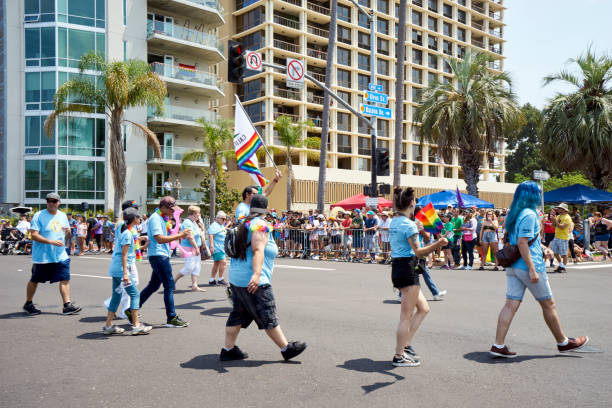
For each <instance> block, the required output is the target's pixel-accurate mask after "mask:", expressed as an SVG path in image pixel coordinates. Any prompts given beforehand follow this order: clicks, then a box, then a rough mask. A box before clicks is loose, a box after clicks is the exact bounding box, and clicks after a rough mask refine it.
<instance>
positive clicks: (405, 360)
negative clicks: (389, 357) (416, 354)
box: [391, 353, 421, 367]
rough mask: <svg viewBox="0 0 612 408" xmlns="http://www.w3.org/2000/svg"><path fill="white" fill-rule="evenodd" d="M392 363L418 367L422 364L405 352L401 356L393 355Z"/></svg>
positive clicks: (396, 365)
mask: <svg viewBox="0 0 612 408" xmlns="http://www.w3.org/2000/svg"><path fill="white" fill-rule="evenodd" d="M391 364H393V366H394V367H418V366H420V365H421V362H420V361H418V360H415V359H414V358H412V357H411V356H409V355H407V354H406V353H404V354H402V356H401V357H398V356H393V361H391Z"/></svg>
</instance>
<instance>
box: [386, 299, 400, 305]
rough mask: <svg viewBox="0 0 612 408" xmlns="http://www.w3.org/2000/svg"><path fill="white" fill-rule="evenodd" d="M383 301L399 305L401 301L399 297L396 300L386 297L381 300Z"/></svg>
mask: <svg viewBox="0 0 612 408" xmlns="http://www.w3.org/2000/svg"><path fill="white" fill-rule="evenodd" d="M383 303H384V304H385V305H399V304H401V303H402V301H401V300H399V299H397V300H396V299H386V300H383Z"/></svg>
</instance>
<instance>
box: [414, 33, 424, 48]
mask: <svg viewBox="0 0 612 408" xmlns="http://www.w3.org/2000/svg"><path fill="white" fill-rule="evenodd" d="M412 43H413V44H415V45H423V33H422V32H420V31H418V30H412Z"/></svg>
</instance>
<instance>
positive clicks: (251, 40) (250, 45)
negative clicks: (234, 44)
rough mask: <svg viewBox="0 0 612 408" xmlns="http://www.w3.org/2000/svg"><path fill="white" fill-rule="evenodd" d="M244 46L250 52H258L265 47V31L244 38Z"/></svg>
mask: <svg viewBox="0 0 612 408" xmlns="http://www.w3.org/2000/svg"><path fill="white" fill-rule="evenodd" d="M241 41H242V45H243V46H244V48H245V49H248V50H258V49H260V48H263V47H265V45H266V36H265V33H264V31H263V30H260V31H255V32H254V33H252V34H249V35H247V36H244V37H242V39H241Z"/></svg>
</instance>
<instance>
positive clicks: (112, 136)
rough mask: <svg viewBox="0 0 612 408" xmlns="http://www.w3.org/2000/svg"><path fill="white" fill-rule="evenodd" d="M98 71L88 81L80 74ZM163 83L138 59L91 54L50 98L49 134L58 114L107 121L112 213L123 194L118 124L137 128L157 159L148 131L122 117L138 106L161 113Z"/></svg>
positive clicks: (158, 151) (157, 148)
mask: <svg viewBox="0 0 612 408" xmlns="http://www.w3.org/2000/svg"><path fill="white" fill-rule="evenodd" d="M86 70H94V71H99V74H98V76H97V77H96V80H94V81H92V80H91V77H90V76H86V75H85V74H84V71H86ZM165 97H166V84H164V82H163V81H162V80H161V79H160V78H159V77H158V76H157V74H156V73H154V72H151V68H150V67H149V64H147V63H146V62H145V61H142V60H129V61H125V62H124V61H115V62H106V61H105V60H104V58H103V57H101V56H99V55H97V54H95V53H93V52H91V53H88V54H86V55H84V56H83V57H82V58H81V61H80V62H79V75H78V76H77V77H75V78H72V79H70V80H69V81H67V82H65V83H64V84H62V85H61V86H60V87H59V88H58V89H57V92H56V93H55V97H54V98H53V104H54V111H53V112H52V113H51V114H50V115H49V116H48V117H47V119H46V120H45V131H46V132H47V134H48V135H52V134H53V129H54V127H55V120H56V119H57V117H58V116H60V115H65V114H70V113H75V112H86V113H94V112H100V113H105V114H106V116H107V117H108V120H109V151H110V158H109V159H110V170H111V175H112V178H113V187H114V189H115V194H114V203H113V211H114V213H115V214H119V206H120V203H121V201H122V200H123V197H124V195H125V179H126V165H125V152H124V151H123V132H122V129H121V125H122V124H123V123H126V122H127V123H130V124H132V125H134V126H135V127H136V128H138V129H140V130H141V131H142V133H143V134H144V135H145V136H146V138H147V139H148V142H149V143H150V144H151V145H153V148H154V151H155V155H156V156H157V157H161V148H160V145H159V141H158V140H157V137H156V136H155V133H153V132H152V131H151V130H150V129H149V128H147V127H146V126H143V125H141V124H139V123H135V122H132V121H130V120H127V119H125V118H124V117H123V115H124V113H125V110H126V109H129V108H133V107H138V106H152V107H154V108H156V109H157V110H159V111H162V112H163V109H164V99H165Z"/></svg>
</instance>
